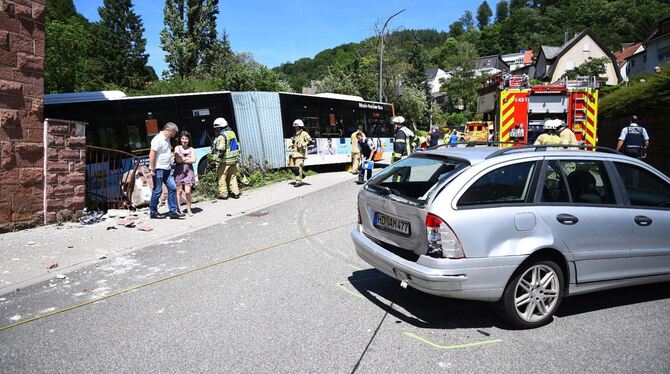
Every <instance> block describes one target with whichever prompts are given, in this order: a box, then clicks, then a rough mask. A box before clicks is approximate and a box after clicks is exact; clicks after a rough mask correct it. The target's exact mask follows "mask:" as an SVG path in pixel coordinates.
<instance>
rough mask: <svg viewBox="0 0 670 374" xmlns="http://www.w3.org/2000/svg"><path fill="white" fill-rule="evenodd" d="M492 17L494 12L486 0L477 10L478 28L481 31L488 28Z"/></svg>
mask: <svg viewBox="0 0 670 374" xmlns="http://www.w3.org/2000/svg"><path fill="white" fill-rule="evenodd" d="M492 15H493V11H491V7H490V6H489V3H487V2H486V0H484V1H483V2H482V3H481V4H480V5H479V7H478V8H477V27H479V29H480V30H481V29H483V28H484V27H486V26H488V24H489V22H491V16H492Z"/></svg>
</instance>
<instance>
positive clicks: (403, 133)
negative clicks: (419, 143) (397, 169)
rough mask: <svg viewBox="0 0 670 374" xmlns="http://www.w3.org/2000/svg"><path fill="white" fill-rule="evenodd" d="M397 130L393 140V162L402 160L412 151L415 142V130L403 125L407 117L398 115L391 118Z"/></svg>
mask: <svg viewBox="0 0 670 374" xmlns="http://www.w3.org/2000/svg"><path fill="white" fill-rule="evenodd" d="M391 122H392V123H393V126H394V130H395V139H394V141H393V155H392V159H391V162H396V161H398V160H402V159H403V158H405V157H407V156H409V154H410V153H412V146H413V144H414V132H413V131H412V130H410V129H408V128H407V127H406V126H404V125H403V123H405V118H404V117H402V116H396V117H393V118H391Z"/></svg>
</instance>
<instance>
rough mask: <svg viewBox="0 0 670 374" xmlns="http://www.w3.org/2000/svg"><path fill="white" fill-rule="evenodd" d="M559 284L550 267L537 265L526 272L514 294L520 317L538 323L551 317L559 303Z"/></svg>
mask: <svg viewBox="0 0 670 374" xmlns="http://www.w3.org/2000/svg"><path fill="white" fill-rule="evenodd" d="M559 283H560V282H559V281H558V276H557V275H556V272H555V271H554V270H553V269H552V268H550V267H549V266H546V265H535V266H532V267H530V268H529V269H528V270H526V272H525V273H523V275H522V276H521V278H519V281H518V282H517V284H516V289H515V292H514V307H515V309H516V312H517V314H518V315H519V317H521V318H522V319H523V320H524V321H527V322H537V321H540V320H542V319H544V318H546V317H547V316H549V315H551V313H552V312H553V310H554V308H555V306H556V302H557V301H558V294H559V287H560V284H559Z"/></svg>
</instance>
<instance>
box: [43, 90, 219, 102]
mask: <svg viewBox="0 0 670 374" xmlns="http://www.w3.org/2000/svg"><path fill="white" fill-rule="evenodd" d="M229 92H230V91H212V92H193V93H180V94H165V95H145V96H126V94H125V93H123V92H122V91H90V92H72V93H60V94H46V95H44V105H50V104H68V103H83V102H89V101H111V100H134V99H152V98H158V97H175V96H195V95H209V94H220V93H229Z"/></svg>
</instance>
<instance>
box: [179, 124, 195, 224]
mask: <svg viewBox="0 0 670 374" xmlns="http://www.w3.org/2000/svg"><path fill="white" fill-rule="evenodd" d="M179 142H180V143H181V144H180V145H178V146H176V147H175V149H174V159H175V162H176V167H175V175H174V176H175V182H176V183H177V207H179V206H181V196H182V194H185V195H186V209H187V212H188V215H189V216H192V215H193V212H192V211H191V188H193V187H194V186H195V171H194V170H193V163H194V162H195V150H194V149H193V147H191V134H190V133H189V132H188V131H185V130H184V131H182V132H181V135H180V136H179Z"/></svg>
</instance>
